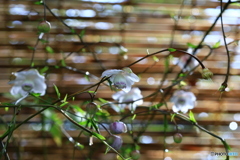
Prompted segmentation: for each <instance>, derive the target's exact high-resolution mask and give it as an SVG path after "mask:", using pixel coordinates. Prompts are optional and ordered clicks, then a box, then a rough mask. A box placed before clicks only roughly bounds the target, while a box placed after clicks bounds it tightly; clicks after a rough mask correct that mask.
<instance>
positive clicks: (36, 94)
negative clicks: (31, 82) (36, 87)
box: [31, 93, 41, 97]
mask: <svg viewBox="0 0 240 160" xmlns="http://www.w3.org/2000/svg"><path fill="white" fill-rule="evenodd" d="M31 95H33V96H34V97H39V96H40V95H41V93H31Z"/></svg>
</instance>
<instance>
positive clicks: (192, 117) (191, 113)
mask: <svg viewBox="0 0 240 160" xmlns="http://www.w3.org/2000/svg"><path fill="white" fill-rule="evenodd" d="M189 119H190V120H191V121H192V122H194V123H197V121H196V119H195V117H194V114H193V112H192V111H190V112H189Z"/></svg>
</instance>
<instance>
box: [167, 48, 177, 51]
mask: <svg viewBox="0 0 240 160" xmlns="http://www.w3.org/2000/svg"><path fill="white" fill-rule="evenodd" d="M168 51H169V52H175V51H176V49H174V48H168Z"/></svg>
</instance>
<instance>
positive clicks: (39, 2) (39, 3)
mask: <svg viewBox="0 0 240 160" xmlns="http://www.w3.org/2000/svg"><path fill="white" fill-rule="evenodd" d="M34 4H37V5H42V4H43V2H42V1H38V2H34Z"/></svg>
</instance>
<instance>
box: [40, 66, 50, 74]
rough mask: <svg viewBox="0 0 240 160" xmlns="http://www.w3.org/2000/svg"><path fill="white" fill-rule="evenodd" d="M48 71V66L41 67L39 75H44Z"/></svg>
mask: <svg viewBox="0 0 240 160" xmlns="http://www.w3.org/2000/svg"><path fill="white" fill-rule="evenodd" d="M48 69H49V67H48V66H45V67H43V68H42V69H41V70H40V73H41V74H42V73H45V72H46V71H47V70H48Z"/></svg>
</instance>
